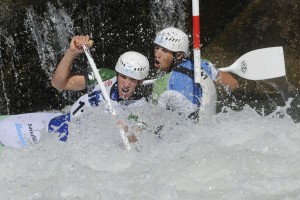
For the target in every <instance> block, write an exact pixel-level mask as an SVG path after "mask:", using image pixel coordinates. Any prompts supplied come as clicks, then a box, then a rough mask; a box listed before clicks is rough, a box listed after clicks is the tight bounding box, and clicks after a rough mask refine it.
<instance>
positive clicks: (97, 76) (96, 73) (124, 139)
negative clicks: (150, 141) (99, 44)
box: [83, 45, 130, 151]
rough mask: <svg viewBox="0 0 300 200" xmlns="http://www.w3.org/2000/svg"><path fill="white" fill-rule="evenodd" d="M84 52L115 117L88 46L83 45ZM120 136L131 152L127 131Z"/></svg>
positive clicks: (121, 132) (122, 131)
mask: <svg viewBox="0 0 300 200" xmlns="http://www.w3.org/2000/svg"><path fill="white" fill-rule="evenodd" d="M83 50H84V53H85V55H86V57H87V59H88V61H89V63H90V66H91V68H92V70H93V72H94V75H95V78H96V80H97V82H98V84H99V86H100V89H101V92H102V95H103V97H104V100H105V101H106V103H107V105H108V108H109V113H110V114H111V115H112V116H115V115H116V112H115V110H114V108H113V106H112V104H111V101H110V98H109V96H108V94H107V92H106V89H105V86H104V83H103V81H102V78H101V76H100V75H99V73H98V69H97V67H96V64H95V62H94V59H93V58H92V55H91V53H90V51H89V49H88V48H87V47H86V45H83ZM120 135H121V138H122V141H123V143H124V145H125V148H126V149H127V150H128V151H129V150H130V144H129V141H128V138H127V137H126V135H125V131H124V130H123V129H120Z"/></svg>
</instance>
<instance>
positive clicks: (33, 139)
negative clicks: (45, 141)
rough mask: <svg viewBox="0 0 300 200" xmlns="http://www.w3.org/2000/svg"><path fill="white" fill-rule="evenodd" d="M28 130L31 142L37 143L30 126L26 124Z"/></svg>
mask: <svg viewBox="0 0 300 200" xmlns="http://www.w3.org/2000/svg"><path fill="white" fill-rule="evenodd" d="M28 129H29V134H30V136H31V139H32V142H33V143H36V142H37V137H36V136H35V135H34V133H33V128H32V124H28Z"/></svg>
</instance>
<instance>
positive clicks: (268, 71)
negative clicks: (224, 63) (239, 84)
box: [219, 47, 286, 80]
mask: <svg viewBox="0 0 300 200" xmlns="http://www.w3.org/2000/svg"><path fill="white" fill-rule="evenodd" d="M219 70H220V71H223V72H232V73H235V74H237V75H239V76H240V77H243V78H245V79H249V80H264V79H271V78H277V77H281V76H285V74H286V73H285V64H284V55H283V48H282V47H270V48H264V49H257V50H254V51H250V52H248V53H246V54H244V55H243V56H241V57H240V58H239V59H238V60H237V61H235V63H233V64H232V65H231V66H229V67H225V68H219Z"/></svg>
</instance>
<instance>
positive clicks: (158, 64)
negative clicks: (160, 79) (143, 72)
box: [154, 60, 160, 68]
mask: <svg viewBox="0 0 300 200" xmlns="http://www.w3.org/2000/svg"><path fill="white" fill-rule="evenodd" d="M154 66H155V67H156V68H159V67H160V62H159V61H158V60H155V61H154Z"/></svg>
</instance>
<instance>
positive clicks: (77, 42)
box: [69, 35, 93, 55]
mask: <svg viewBox="0 0 300 200" xmlns="http://www.w3.org/2000/svg"><path fill="white" fill-rule="evenodd" d="M83 45H86V46H87V47H88V48H90V47H92V46H93V40H91V39H90V36H88V35H86V36H74V37H73V38H72V41H71V43H70V47H69V51H71V52H72V53H74V54H75V55H78V54H81V53H83Z"/></svg>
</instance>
